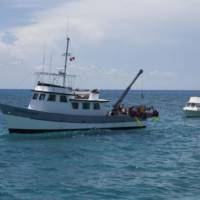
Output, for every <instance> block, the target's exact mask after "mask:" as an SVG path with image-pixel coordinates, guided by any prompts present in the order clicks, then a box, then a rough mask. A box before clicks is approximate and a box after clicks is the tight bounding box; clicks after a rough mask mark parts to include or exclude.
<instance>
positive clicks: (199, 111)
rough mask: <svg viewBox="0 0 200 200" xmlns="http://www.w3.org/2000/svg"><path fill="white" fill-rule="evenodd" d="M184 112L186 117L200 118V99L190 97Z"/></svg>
mask: <svg viewBox="0 0 200 200" xmlns="http://www.w3.org/2000/svg"><path fill="white" fill-rule="evenodd" d="M183 111H184V113H185V115H186V117H200V97H190V99H189V101H188V102H187V104H186V105H185V107H184V108H183Z"/></svg>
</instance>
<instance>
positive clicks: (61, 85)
mask: <svg viewBox="0 0 200 200" xmlns="http://www.w3.org/2000/svg"><path fill="white" fill-rule="evenodd" d="M69 41H70V39H69V38H67V48H66V55H65V65H64V71H59V72H58V73H48V72H40V73H38V82H37V85H36V87H35V89H34V90H33V96H32V99H31V101H30V103H29V106H28V108H21V107H15V106H11V105H5V104H0V109H1V110H2V112H3V114H4V116H5V119H6V121H7V127H8V130H9V132H10V133H36V132H50V131H69V130H88V129H134V128H144V127H145V125H144V124H143V122H142V121H143V120H144V119H146V118H148V117H153V116H158V112H157V111H156V110H154V109H153V108H152V107H151V108H147V107H145V106H139V107H136V106H132V107H124V106H122V102H123V100H124V98H125V97H126V95H127V94H128V92H129V90H130V89H131V87H132V85H133V84H134V83H135V81H136V80H137V79H138V78H139V76H140V75H141V74H142V73H143V70H140V71H139V72H138V74H137V75H136V77H135V78H134V79H133V81H132V82H131V83H130V84H129V86H128V87H127V88H126V90H125V91H124V92H123V93H122V95H121V96H120V98H119V99H118V100H117V101H116V103H115V104H114V105H113V108H112V109H110V110H109V109H108V106H107V105H108V102H109V101H108V100H106V99H101V98H100V92H99V91H98V90H77V89H73V87H72V84H70V83H72V81H73V79H74V78H75V76H74V75H68V74H67V73H66V69H67V62H68V59H71V58H69V52H68V49H69Z"/></svg>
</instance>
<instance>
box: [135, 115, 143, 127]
mask: <svg viewBox="0 0 200 200" xmlns="http://www.w3.org/2000/svg"><path fill="white" fill-rule="evenodd" d="M134 119H135V121H136V123H137V125H138V126H144V124H143V123H142V122H141V121H140V120H139V119H138V117H134Z"/></svg>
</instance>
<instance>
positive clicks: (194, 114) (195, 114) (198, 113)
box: [183, 110, 200, 117]
mask: <svg viewBox="0 0 200 200" xmlns="http://www.w3.org/2000/svg"><path fill="white" fill-rule="evenodd" d="M183 111H184V114H185V116H186V117H200V111H194V110H183Z"/></svg>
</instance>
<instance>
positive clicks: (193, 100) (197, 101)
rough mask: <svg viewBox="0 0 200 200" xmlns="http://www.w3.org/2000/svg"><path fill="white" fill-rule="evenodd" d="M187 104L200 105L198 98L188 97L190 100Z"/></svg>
mask: <svg viewBox="0 0 200 200" xmlns="http://www.w3.org/2000/svg"><path fill="white" fill-rule="evenodd" d="M188 103H195V104H200V97H190V100H189V102H188Z"/></svg>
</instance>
